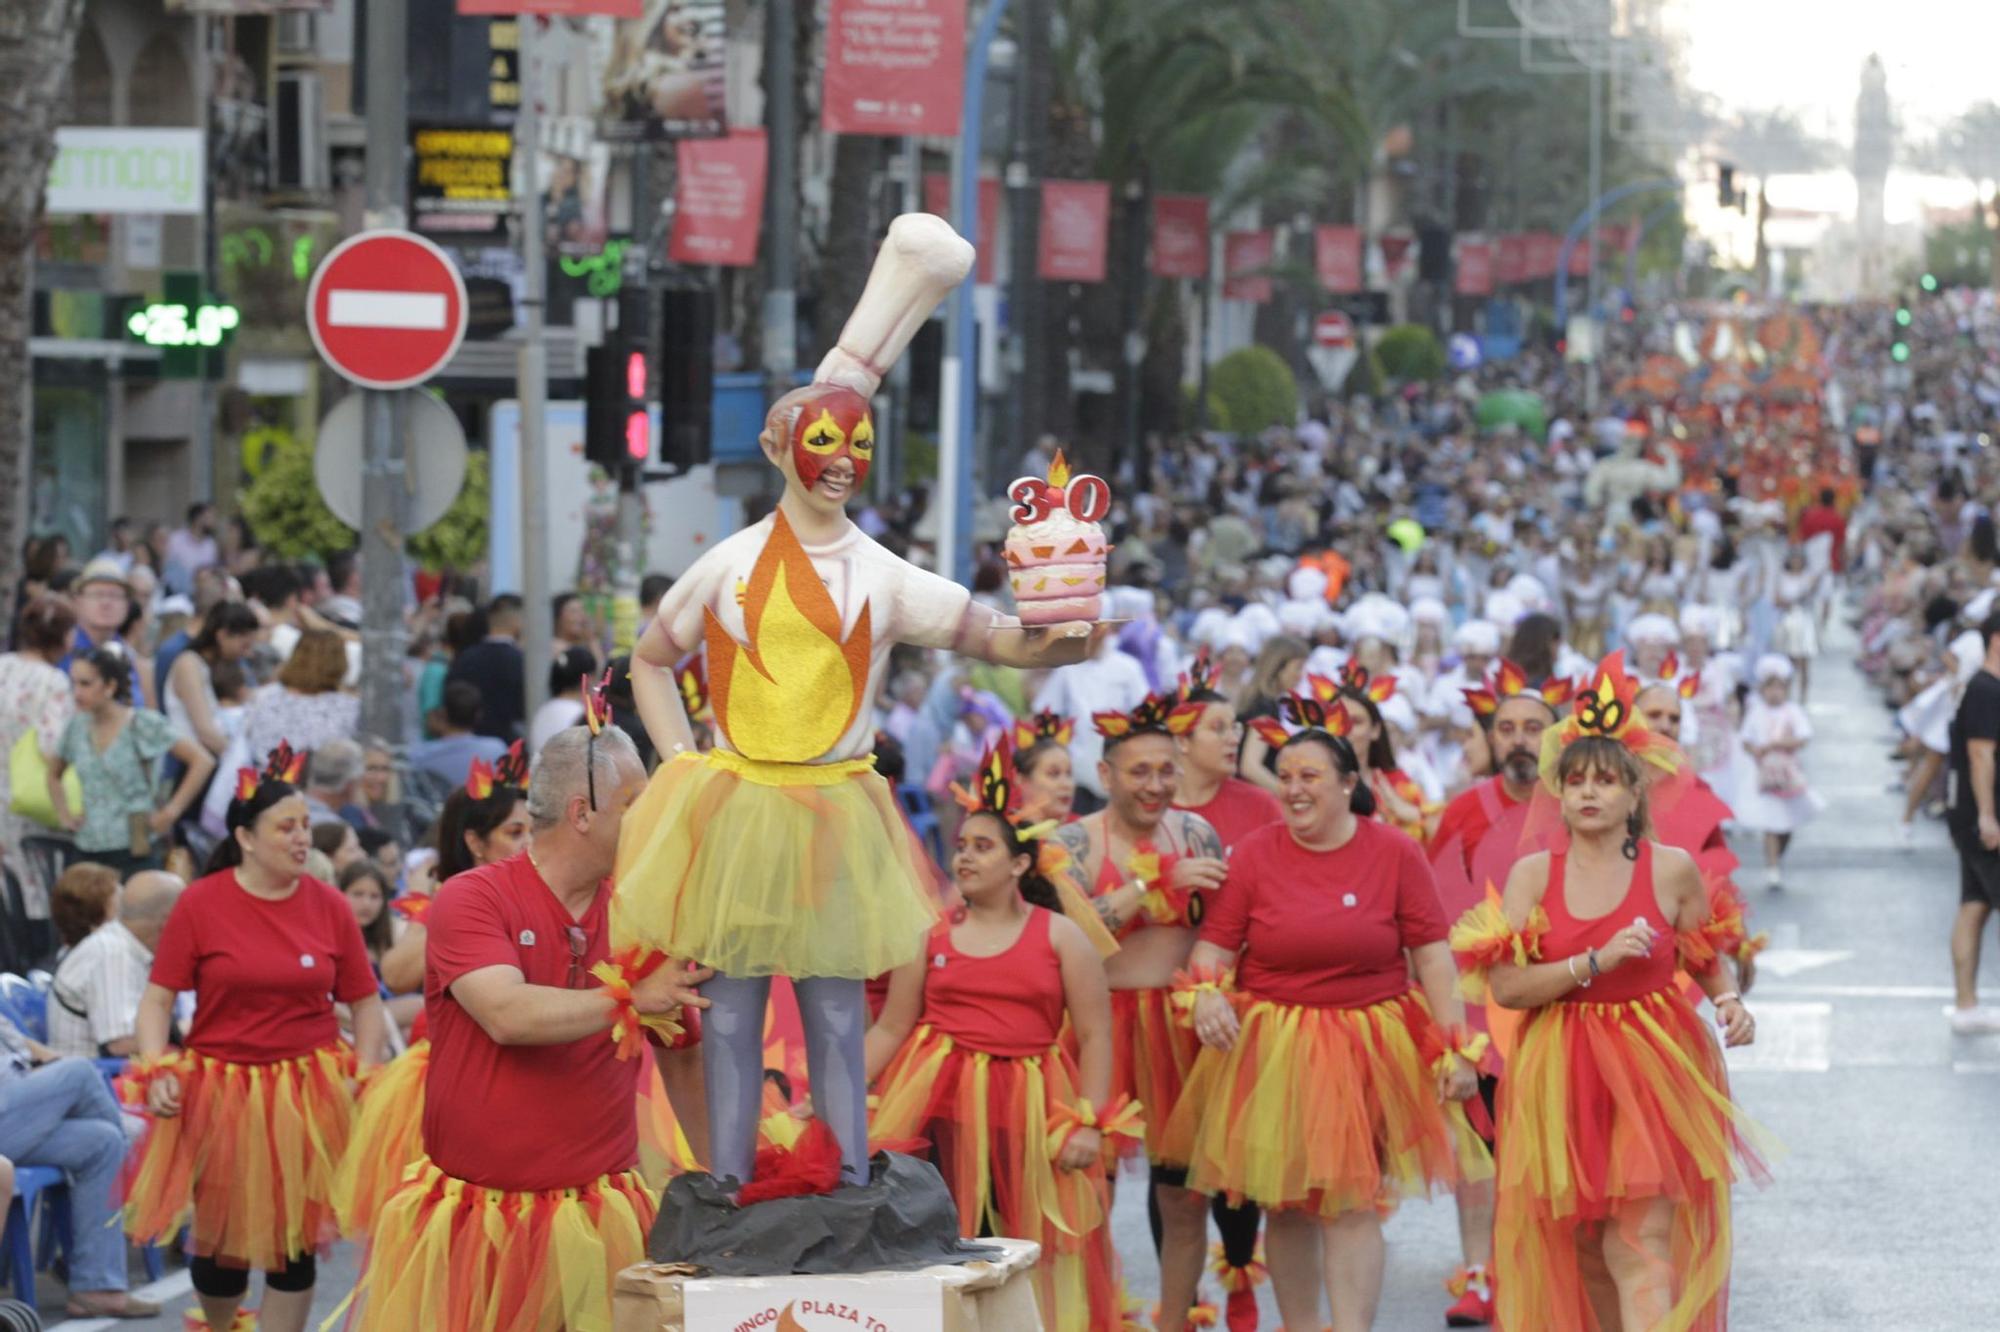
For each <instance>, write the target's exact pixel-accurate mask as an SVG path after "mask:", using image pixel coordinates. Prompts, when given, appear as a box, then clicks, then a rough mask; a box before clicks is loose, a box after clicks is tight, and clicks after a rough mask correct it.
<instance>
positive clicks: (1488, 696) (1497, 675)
mask: <svg viewBox="0 0 2000 1332" xmlns="http://www.w3.org/2000/svg"><path fill="white" fill-rule="evenodd" d="M1464 693H1465V701H1466V703H1467V705H1468V706H1470V707H1471V708H1472V711H1473V713H1474V714H1475V715H1477V716H1480V717H1491V716H1492V715H1493V714H1494V713H1496V712H1498V711H1499V710H1500V705H1501V704H1502V703H1504V702H1506V701H1507V700H1508V699H1510V698H1519V697H1520V696H1521V695H1523V694H1526V695H1528V696H1529V697H1531V698H1539V699H1541V700H1542V702H1544V703H1546V704H1548V705H1549V711H1551V712H1561V711H1562V709H1563V705H1564V704H1566V703H1568V702H1569V701H1570V699H1571V698H1572V697H1574V696H1575V694H1576V682H1575V681H1573V680H1564V679H1559V678H1557V677H1556V676H1550V677H1549V678H1548V679H1547V680H1545V681H1543V682H1542V687H1541V688H1540V689H1530V688H1528V673H1527V672H1526V671H1524V670H1522V669H1521V668H1520V667H1519V666H1518V665H1516V664H1515V663H1514V662H1511V661H1509V660H1507V658H1505V657H1502V658H1501V659H1500V665H1499V667H1498V669H1497V670H1495V671H1494V673H1493V680H1492V682H1491V683H1490V684H1486V685H1481V686H1479V687H1477V688H1468V689H1466V690H1465V691H1464Z"/></svg>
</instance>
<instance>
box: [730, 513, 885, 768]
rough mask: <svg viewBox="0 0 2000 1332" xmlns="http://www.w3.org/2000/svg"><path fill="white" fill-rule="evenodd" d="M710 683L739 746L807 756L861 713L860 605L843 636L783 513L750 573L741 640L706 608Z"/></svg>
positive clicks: (864, 624) (749, 753)
mask: <svg viewBox="0 0 2000 1332" xmlns="http://www.w3.org/2000/svg"><path fill="white" fill-rule="evenodd" d="M705 615H706V627H705V631H704V638H705V641H706V643H707V646H708V684H709V692H710V697H711V698H712V699H713V700H714V708H715V719H716V722H717V723H718V724H719V725H720V726H721V727H722V730H723V733H724V734H725V735H727V736H728V738H729V743H730V745H731V747H733V748H734V749H735V750H736V752H737V753H739V754H741V755H743V756H744V757H745V758H749V759H761V760H763V761H765V762H770V763H807V762H810V761H811V760H813V759H816V758H819V757H820V756H822V755H824V754H825V753H826V752H827V751H828V750H830V749H832V748H833V747H834V745H835V744H837V743H838V742H839V740H840V737H841V736H843V735H845V734H846V733H847V729H848V727H850V726H852V725H853V724H854V719H855V717H856V716H857V715H859V713H860V711H861V704H862V700H863V698H864V696H865V695H866V694H867V691H868V663H869V656H870V654H871V653H872V652H873V651H874V643H875V637H874V632H873V629H872V627H871V625H870V622H869V608H868V607H867V606H866V605H865V604H864V605H863V606H862V608H861V614H860V615H859V616H858V617H857V618H856V619H855V622H854V629H853V631H852V632H851V633H849V634H848V635H847V637H846V638H845V639H844V640H843V639H842V638H841V636H840V608H839V607H837V606H835V605H834V604H833V597H832V596H831V595H830V594H829V593H828V592H827V590H826V584H825V583H823V582H821V581H820V576H819V572H818V571H817V570H816V569H814V568H813V563H812V559H811V557H809V556H808V555H807V554H806V551H805V547H803V546H801V545H800V544H799V539H798V537H797V536H796V535H795V534H794V533H793V532H792V525H791V523H790V522H788V521H787V520H786V518H785V513H784V510H782V509H780V510H778V512H777V515H776V517H775V519H774V520H773V522H772V524H771V535H770V538H769V539H768V540H766V541H765V543H764V549H763V552H762V553H761V554H759V555H758V557H757V563H756V564H755V565H753V566H752V567H751V570H750V588H749V592H748V595H747V596H745V598H744V601H743V632H744V636H745V638H746V639H747V640H748V641H747V642H745V643H738V642H737V641H736V639H735V638H734V637H732V636H731V635H730V633H729V631H728V630H727V629H725V628H724V627H723V625H722V621H720V620H718V619H716V618H715V613H714V612H713V611H707V612H705Z"/></svg>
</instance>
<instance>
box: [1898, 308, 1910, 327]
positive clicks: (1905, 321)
mask: <svg viewBox="0 0 2000 1332" xmlns="http://www.w3.org/2000/svg"><path fill="white" fill-rule="evenodd" d="M1909 326H1910V312H1909V311H1908V310H1907V309H1900V310H1897V311H1896V327H1898V328H1908V327H1909Z"/></svg>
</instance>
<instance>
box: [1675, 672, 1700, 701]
mask: <svg viewBox="0 0 2000 1332" xmlns="http://www.w3.org/2000/svg"><path fill="white" fill-rule="evenodd" d="M1674 688H1676V689H1678V690H1680V694H1681V697H1682V698H1693V697H1694V696H1695V695H1696V694H1698V693H1700V692H1701V672H1700V671H1689V672H1688V673H1687V674H1686V675H1683V676H1682V677H1681V682H1680V683H1679V684H1677V685H1675V686H1674Z"/></svg>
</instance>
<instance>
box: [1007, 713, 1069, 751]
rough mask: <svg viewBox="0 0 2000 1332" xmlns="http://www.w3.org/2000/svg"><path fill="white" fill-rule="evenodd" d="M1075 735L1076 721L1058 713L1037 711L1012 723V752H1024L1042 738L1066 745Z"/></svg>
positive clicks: (1037, 743)
mask: <svg viewBox="0 0 2000 1332" xmlns="http://www.w3.org/2000/svg"><path fill="white" fill-rule="evenodd" d="M1075 735H1076V723H1074V722H1072V721H1071V720H1070V719H1069V718H1067V717H1065V716H1063V715H1062V714H1060V713H1055V712H1037V713H1035V714H1034V715H1032V716H1029V717H1023V718H1021V719H1020V720H1019V721H1017V722H1015V723H1014V752H1015V753H1017V754H1021V753H1026V752H1027V751H1028V750H1030V749H1033V748H1034V747H1035V746H1036V745H1039V744H1041V743H1042V742H1043V741H1044V740H1046V741H1049V742H1050V743H1052V744H1058V745H1067V744H1069V742H1070V740H1071V739H1072V738H1074V737H1075Z"/></svg>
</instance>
